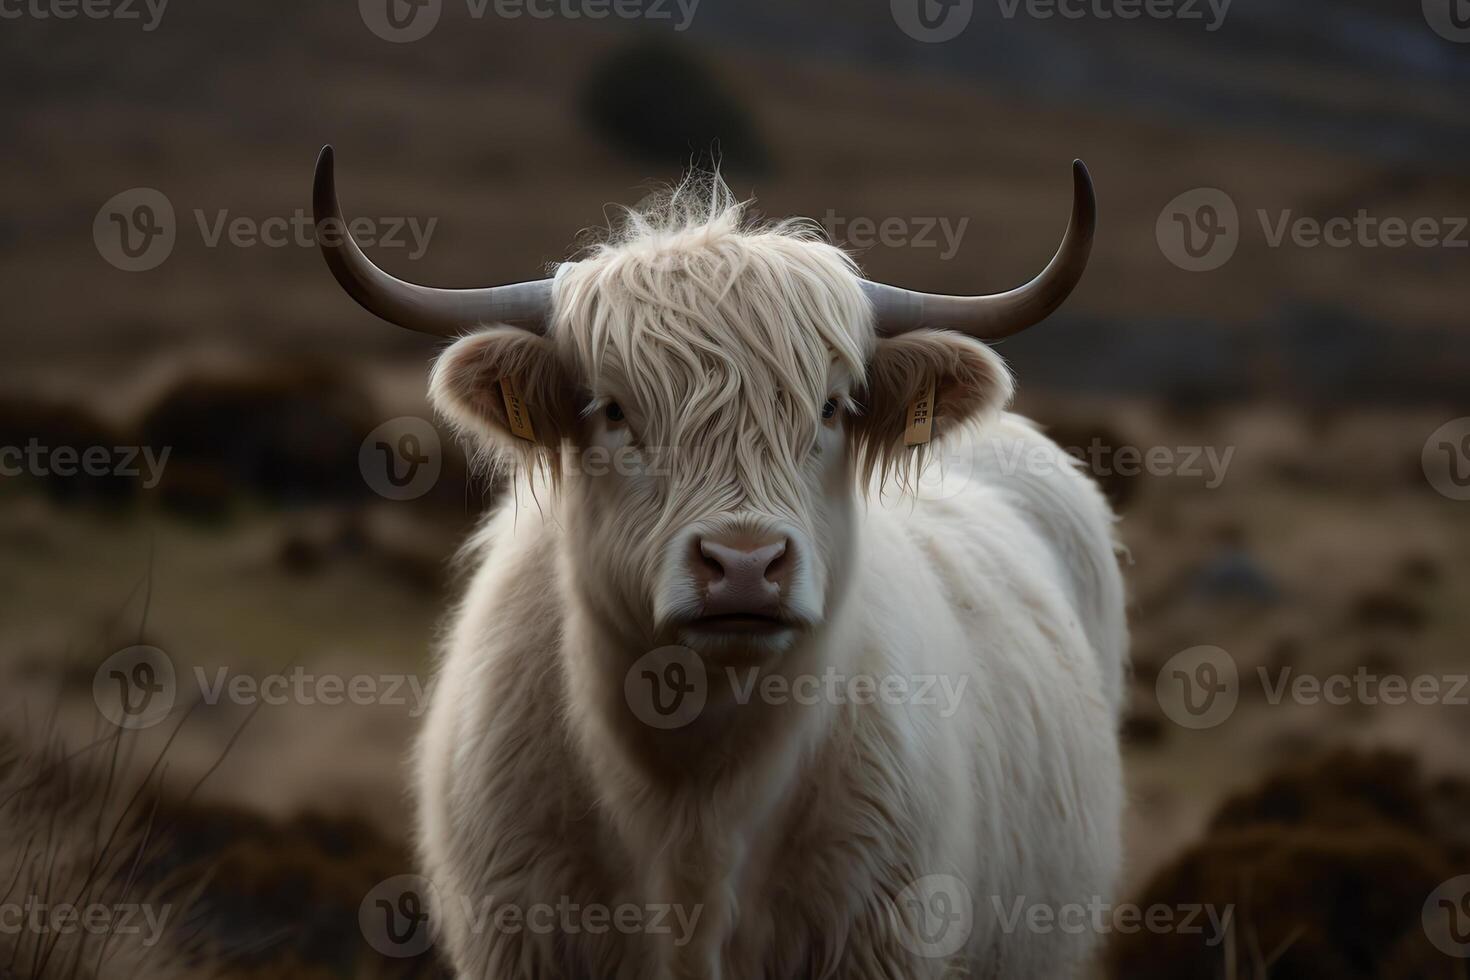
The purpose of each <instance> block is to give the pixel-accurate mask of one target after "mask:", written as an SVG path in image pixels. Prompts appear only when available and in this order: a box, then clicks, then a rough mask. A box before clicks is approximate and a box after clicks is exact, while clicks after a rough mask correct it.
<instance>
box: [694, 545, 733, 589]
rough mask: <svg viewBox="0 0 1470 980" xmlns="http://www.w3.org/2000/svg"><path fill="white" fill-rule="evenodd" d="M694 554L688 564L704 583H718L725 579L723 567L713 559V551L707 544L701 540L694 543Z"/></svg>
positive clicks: (715, 558)
mask: <svg viewBox="0 0 1470 980" xmlns="http://www.w3.org/2000/svg"><path fill="white" fill-rule="evenodd" d="M693 551H694V554H692V555H691V556H690V564H691V565H692V566H693V567H694V569H695V570H696V572H697V573H698V575H699V577H700V578H702V579H704V580H705V581H706V582H718V581H719V580H720V579H722V578H724V577H725V566H724V565H722V564H720V560H719V559H718V558H717V557H715V549H713V548H711V547H710V546H709V542H707V541H705V540H704V539H703V538H698V539H696V540H695V541H694V548H693Z"/></svg>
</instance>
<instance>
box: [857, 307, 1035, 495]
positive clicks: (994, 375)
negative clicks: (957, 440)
mask: <svg viewBox="0 0 1470 980" xmlns="http://www.w3.org/2000/svg"><path fill="white" fill-rule="evenodd" d="M866 373H867V377H866V379H865V381H864V384H863V388H862V391H861V392H860V394H859V399H858V400H859V402H860V405H861V413H860V414H859V416H858V417H857V419H856V420H854V423H853V426H852V436H853V438H854V440H855V441H856V443H857V448H858V458H859V459H860V460H862V461H863V462H864V464H865V465H864V468H865V470H866V471H867V472H868V473H869V474H871V473H872V472H874V471H878V472H882V473H885V474H886V473H888V472H890V471H893V470H904V469H905V463H906V462H907V461H909V460H911V459H912V458H913V457H915V455H917V454H922V452H923V451H924V447H926V446H929V445H932V444H933V443H937V442H939V441H941V440H943V439H945V438H946V437H947V436H949V435H950V434H951V433H953V432H954V431H955V429H956V428H958V427H959V426H962V425H964V424H965V423H967V422H971V421H974V420H977V419H983V418H984V417H986V416H988V415H993V414H996V413H998V412H1000V411H1001V410H1002V409H1004V408H1005V407H1006V405H1008V404H1009V403H1010V400H1011V395H1012V392H1013V390H1014V389H1013V386H1012V384H1011V373H1010V371H1009V370H1007V369H1006V366H1005V362H1004V361H1002V360H1001V359H1000V357H999V355H997V354H996V353H995V352H994V351H992V350H991V349H990V348H989V347H987V346H986V345H985V344H984V343H982V342H981V341H978V340H973V339H971V338H969V337H965V336H961V335H960V334H956V333H951V332H949V331H944V330H917V331H914V332H913V333H907V334H902V335H900V336H897V337H889V338H884V339H882V340H879V341H878V345H877V347H876V349H875V350H874V353H873V356H872V358H871V360H870V361H869V362H868V370H867V372H866ZM931 386H932V387H931ZM931 390H932V391H933V400H932V404H927V405H926V401H927V400H928V396H929V392H930V391H931ZM926 410H927V411H928V412H929V414H930V415H931V416H932V424H931V425H930V426H929V428H928V432H927V436H928V438H927V439H924V438H923V437H924V435H925V432H924V425H923V424H922V419H923V416H924V414H925V411H926ZM916 416H917V419H918V421H919V424H918V425H915V422H916ZM911 427H912V428H913V429H914V431H912V432H911V431H910V430H911ZM906 435H907V436H909V438H906ZM911 443H912V444H911Z"/></svg>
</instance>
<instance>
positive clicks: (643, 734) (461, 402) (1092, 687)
mask: <svg viewBox="0 0 1470 980" xmlns="http://www.w3.org/2000/svg"><path fill="white" fill-rule="evenodd" d="M555 302H556V316H555V319H554V323H553V328H552V330H551V332H550V334H549V336H548V337H546V338H541V337H536V336H533V335H531V334H528V333H526V332H524V331H519V330H515V329H512V328H508V327H490V328H487V329H485V330H482V331H480V332H477V333H475V334H473V335H471V336H469V337H466V338H464V339H462V340H460V341H459V342H458V343H456V344H455V345H454V346H453V347H451V348H450V349H449V350H448V351H447V352H446V353H445V354H444V356H443V357H442V358H441V359H440V361H439V363H438V364H437V365H436V368H435V372H434V377H433V380H432V394H433V398H434V400H435V403H436V405H437V406H438V407H439V409H440V410H441V411H442V412H443V413H444V414H445V415H446V416H447V417H448V418H450V419H451V420H453V421H454V422H455V423H456V424H458V425H460V426H462V427H463V428H464V429H465V430H467V431H468V432H469V433H471V434H472V436H473V438H474V439H475V440H476V441H477V444H478V445H479V446H481V447H482V448H483V449H484V450H485V451H486V452H487V454H489V456H490V457H491V458H492V459H494V460H495V461H497V462H499V463H501V464H502V465H506V466H508V467H510V468H512V469H513V471H514V478H513V486H512V492H511V494H510V495H509V496H508V498H507V499H506V501H505V502H503V503H502V504H501V505H500V507H499V508H498V509H497V510H496V512H495V513H494V514H493V515H491V516H490V518H489V519H488V520H487V522H486V523H485V525H484V527H483V528H482V529H481V530H480V532H479V533H478V534H477V535H476V537H475V538H474V540H473V541H472V542H471V544H470V546H469V548H468V549H467V554H468V555H469V556H470V557H471V558H472V560H474V561H475V562H477V563H478V570H477V571H476V573H475V574H474V577H473V580H472V581H471V582H470V584H469V587H468V589H467V591H466V593H465V595H464V598H463V601H462V602H461V604H460V607H459V611H458V616H457V621H456V624H455V626H454V629H453V631H452V635H451V636H450V637H449V638H448V642H447V644H446V647H445V652H444V657H443V662H442V665H441V668H440V673H439V677H438V679H437V682H436V688H435V693H434V698H433V706H432V708H431V711H430V714H429V718H428V722H427V725H426V727H425V729H424V732H423V735H422V737H421V741H420V744H419V747H418V759H417V773H418V781H419V783H418V801H419V812H420V827H419V846H420V852H421V855H422V859H423V862H424V867H425V874H426V876H427V877H428V878H429V879H430V880H431V881H432V882H433V884H434V886H435V889H436V892H437V897H436V903H437V904H436V910H437V920H438V922H439V924H440V925H441V927H442V930H443V932H442V936H443V939H444V943H445V946H446V948H447V951H448V953H449V955H450V957H451V959H452V962H453V964H454V966H455V968H456V970H457V971H458V972H459V973H460V974H461V975H462V976H464V977H486V978H493V980H512V978H515V980H520V978H526V980H529V978H566V980H573V978H598V980H602V978H609V980H613V978H615V980H645V978H651V980H675V978H678V980H696V978H697V980H806V978H844V980H859V978H872V980H879V978H882V980H903V978H915V980H917V978H932V977H942V976H977V977H1003V978H1017V980H1020V978H1036V980H1041V978H1046V980H1052V978H1057V977H1065V976H1070V975H1073V974H1075V973H1076V972H1077V971H1078V970H1079V969H1081V967H1082V964H1083V963H1084V962H1085V961H1086V959H1087V957H1088V955H1089V952H1090V950H1091V948H1092V947H1093V945H1094V943H1095V940H1096V936H1093V935H1091V934H1089V933H1088V931H1087V930H1083V931H1082V932H1080V933H1079V932H1077V931H1076V930H1062V929H1059V928H1058V929H1054V930H1047V931H1042V930H1036V929H1033V928H1032V927H1030V926H1028V924H1027V923H1028V918H1027V915H1028V913H1029V912H1030V911H1031V910H1032V909H1034V908H1036V907H1044V908H1047V909H1050V910H1053V911H1054V912H1059V911H1061V910H1062V908H1063V907H1064V906H1068V907H1070V906H1073V905H1078V904H1080V905H1082V906H1087V905H1088V904H1089V903H1094V902H1099V901H1109V900H1111V893H1112V889H1113V886H1114V882H1115V878H1116V875H1117V871H1118V868H1119V863H1120V850H1121V847H1120V839H1119V821H1120V812H1121V808H1122V802H1123V796H1122V788H1121V785H1122V780H1121V773H1120V767H1119V759H1118V748H1117V736H1116V731H1117V726H1118V710H1119V700H1120V698H1121V691H1122V676H1123V670H1124V661H1125V656H1126V650H1125V648H1126V628H1125V624H1124V616H1123V592H1122V585H1121V581H1120V577H1119V573H1118V569H1117V563H1116V560H1115V557H1114V545H1113V538H1112V516H1111V514H1110V513H1109V510H1108V508H1107V506H1106V504H1105V502H1104V501H1103V499H1102V497H1101V495H1100V494H1099V493H1098V491H1097V489H1096V488H1095V487H1094V485H1093V484H1092V483H1091V482H1090V481H1089V480H1088V479H1086V478H1085V477H1084V476H1082V475H1081V474H1080V473H1078V472H1077V470H1076V468H1075V467H1074V466H1073V465H1072V463H1071V461H1070V460H1068V459H1067V458H1066V457H1065V454H1063V453H1062V451H1061V450H1060V449H1058V448H1057V447H1056V446H1055V445H1054V444H1052V443H1051V442H1050V441H1049V440H1047V439H1046V438H1045V437H1044V436H1043V435H1041V434H1040V433H1039V432H1038V431H1037V430H1036V429H1035V428H1034V427H1032V426H1031V425H1029V424H1028V423H1026V422H1024V421H1023V420H1020V419H1018V418H1016V417H1015V416H1011V415H1007V414H1004V413H1003V408H1004V405H1005V404H1006V402H1007V401H1008V400H1009V397H1010V391H1011V387H1010V378H1009V375H1008V373H1007V372H1006V370H1005V368H1004V366H1003V364H1002V363H1001V361H1000V360H999V358H997V357H996V356H995V355H994V354H993V353H992V352H991V351H990V350H989V349H988V348H986V347H985V346H984V345H983V344H980V343H978V342H976V341H973V340H969V339H967V338H962V337H959V336H956V335H952V334H947V333H931V332H924V333H918V334H912V335H908V336H904V337H899V338H893V339H883V340H880V339H878V338H876V337H875V334H874V328H873V323H872V312H871V310H870V309H869V307H868V305H867V302H866V300H865V298H864V296H863V294H862V291H861V289H860V288H859V284H858V279H857V272H856V269H855V268H854V266H853V265H852V263H851V261H850V260H849V259H848V258H847V256H845V255H844V254H843V253H842V252H841V251H840V250H838V249H836V248H834V247H832V246H830V245H827V244H825V243H823V242H821V241H820V240H819V239H818V238H817V237H816V236H815V235H813V234H812V233H811V232H810V231H809V230H808V229H807V228H806V226H801V225H795V224H790V223H788V224H783V225H778V226H767V227H751V226H750V225H749V224H748V223H747V222H745V221H744V219H743V216H742V213H741V208H740V207H739V206H737V205H735V204H734V203H733V202H732V201H730V199H729V197H728V192H725V191H724V190H723V188H722V187H721V186H720V185H719V184H718V183H717V182H716V183H713V184H702V185H686V186H685V187H683V188H680V189H679V190H678V191H677V192H675V194H674V195H673V196H672V198H671V200H670V202H669V204H668V206H667V207H665V208H664V209H662V210H660V211H659V212H658V213H656V214H634V215H631V216H630V217H629V220H628V222H627V224H626V227H625V229H624V231H623V232H622V234H621V235H620V236H619V237H617V238H616V239H614V240H613V241H612V242H610V243H609V244H607V245H604V246H602V247H600V248H598V249H596V250H594V251H592V252H591V253H590V254H589V255H587V256H586V257H584V258H583V259H582V260H581V261H579V262H576V263H572V264H569V265H567V266H564V267H563V268H562V269H561V270H560V272H559V274H558V277H557V282H556V289H555ZM506 377H510V378H513V379H515V382H516V384H517V385H518V386H519V387H520V388H521V390H522V392H523V394H524V396H525V399H526V402H527V404H528V405H529V406H530V411H531V414H532V419H533V422H534V424H535V427H536V436H537V439H536V441H535V442H530V441H526V440H520V439H517V438H516V437H515V436H513V435H512V434H511V432H510V430H509V427H508V423H507V419H506V414H505V408H504V403H503V401H502V398H501V391H500V386H499V385H500V381H501V379H503V378H506ZM931 379H933V380H935V381H937V384H938V390H939V399H938V406H939V407H938V411H937V413H936V420H935V422H936V436H937V442H936V444H935V446H934V447H931V448H932V449H933V450H934V451H932V452H931V453H930V457H931V458H930V459H929V460H928V461H927V462H928V463H929V464H930V465H928V466H927V468H925V462H926V461H925V460H923V459H921V458H918V457H916V455H915V453H914V451H912V450H907V449H905V448H904V447H903V444H902V432H903V429H904V424H905V413H906V408H907V405H908V403H909V402H910V401H911V400H912V399H913V397H914V396H915V395H916V393H917V392H919V391H920V390H922V389H923V388H924V387H925V386H926V385H927V383H928V382H929V381H930V380H931ZM829 401H830V402H832V403H833V405H834V406H835V407H836V411H833V412H824V405H826V403H828V402H829ZM612 404H616V405H617V406H618V407H619V408H620V409H621V411H609V410H608V407H609V406H610V405H612ZM824 414H830V415H831V416H832V417H831V418H824ZM594 457H595V460H596V461H597V463H596V465H594ZM608 461H611V462H610V463H609V462H608ZM940 463H942V469H943V472H942V476H937V475H936V473H935V467H936V466H937V465H938V464H940ZM620 464H627V465H620ZM921 468H924V473H925V479H924V480H922V481H921V480H918V476H919V475H920V470H921ZM732 528H741V529H750V528H756V529H761V530H771V529H776V530H779V531H780V532H781V533H784V534H785V535H786V536H787V539H788V541H789V542H790V543H791V547H792V549H793V551H794V557H795V561H796V574H795V575H794V577H793V579H792V582H793V584H792V585H791V587H790V591H791V595H788V596H783V603H784V609H785V612H786V613H787V614H788V616H789V618H790V620H791V622H792V627H791V628H790V629H789V630H785V631H783V632H781V633H780V634H778V635H775V636H764V635H762V636H759V637H756V638H748V637H747V638H742V637H738V636H737V637H734V638H731V637H726V638H723V639H711V638H710V637H709V636H708V635H706V634H692V633H690V632H689V631H688V630H687V629H686V628H685V627H686V626H687V622H688V620H689V618H690V617H691V616H692V615H695V614H697V611H698V606H699V603H700V596H699V595H698V590H697V589H695V588H694V587H692V586H691V585H690V584H689V576H688V575H687V574H685V573H684V567H685V566H684V565H683V564H682V563H683V562H684V561H686V560H687V559H686V557H685V556H686V555H687V553H688V548H689V542H690V541H691V540H692V537H691V536H694V535H699V534H707V533H712V532H714V531H719V530H728V529H732ZM671 648H672V649H671ZM651 652H652V653H651ZM650 656H652V657H653V658H654V661H656V662H654V661H650V659H649V658H650ZM670 658H672V661H673V666H674V667H675V668H677V669H676V670H674V671H673V672H669V669H670V668H669V664H670ZM651 662H653V663H654V667H653V669H652V672H651V673H650V669H649V667H648V665H649V664H650V663H651ZM661 671H663V673H661ZM671 678H672V679H674V680H678V681H680V682H681V683H683V684H684V685H685V686H684V687H683V688H681V689H680V690H682V691H684V692H686V693H688V692H693V691H695V690H696V689H697V698H698V701H697V702H696V704H702V710H697V711H695V712H694V713H693V714H692V715H690V716H689V717H684V718H680V719H679V722H680V723H679V724H677V725H665V724H662V723H660V720H659V718H658V717H654V716H650V715H649V713H648V708H649V705H648V703H645V702H643V701H641V700H640V693H639V692H640V691H641V690H642V684H643V682H644V681H645V680H647V681H648V682H649V684H650V689H651V690H653V691H655V694H654V695H653V696H655V697H657V696H658V694H657V693H656V692H657V691H658V683H659V681H660V679H664V680H667V679H671ZM671 692H672V693H679V692H678V691H674V690H673V689H669V690H664V691H663V692H662V693H663V694H669V693H671ZM690 696H691V697H694V696H696V695H694V694H690ZM548 908H549V909H551V910H560V911H553V912H547V911H546V910H547V909H548ZM573 909H575V910H579V911H570V910H573ZM507 910H510V911H507ZM1018 911H1020V913H1021V915H1020V917H1019V918H1017V912H1018ZM497 913H504V914H501V915H497ZM655 919H656V920H657V922H655V921H654V920H655ZM538 922H539V923H540V926H541V927H539V928H538V927H537V923H538ZM599 923H600V926H601V927H600V928H598V927H597V925H598V924H599Z"/></svg>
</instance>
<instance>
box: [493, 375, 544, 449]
mask: <svg viewBox="0 0 1470 980" xmlns="http://www.w3.org/2000/svg"><path fill="white" fill-rule="evenodd" d="M500 393H501V395H503V396H504V397H505V417H506V420H507V421H508V422H509V423H510V431H511V432H513V433H515V434H516V435H518V436H520V437H521V438H522V439H530V440H532V441H534V440H535V439H536V430H535V429H534V428H532V426H531V410H530V408H528V407H527V406H526V400H525V399H524V398H522V397H521V389H520V386H519V385H518V384H516V381H515V379H514V378H511V377H509V376H507V377H504V378H501V379H500Z"/></svg>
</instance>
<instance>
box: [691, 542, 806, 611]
mask: <svg viewBox="0 0 1470 980" xmlns="http://www.w3.org/2000/svg"><path fill="white" fill-rule="evenodd" d="M694 550H695V554H694V555H691V556H690V557H691V559H692V561H691V562H690V565H691V571H692V573H693V576H694V580H695V582H696V583H697V584H698V585H701V586H703V589H704V595H705V603H704V615H706V616H729V615H739V614H745V613H754V614H770V613H772V612H774V611H775V610H776V609H777V607H778V606H779V605H780V602H781V592H782V591H783V590H784V589H785V588H786V586H787V585H788V584H789V581H790V578H791V565H792V562H791V558H790V554H789V551H790V549H789V548H788V546H787V541H786V537H785V535H779V534H775V535H772V534H766V535H755V534H751V533H749V532H736V533H731V534H717V535H711V536H710V537H706V538H699V539H697V540H696V541H695V547H694Z"/></svg>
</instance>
